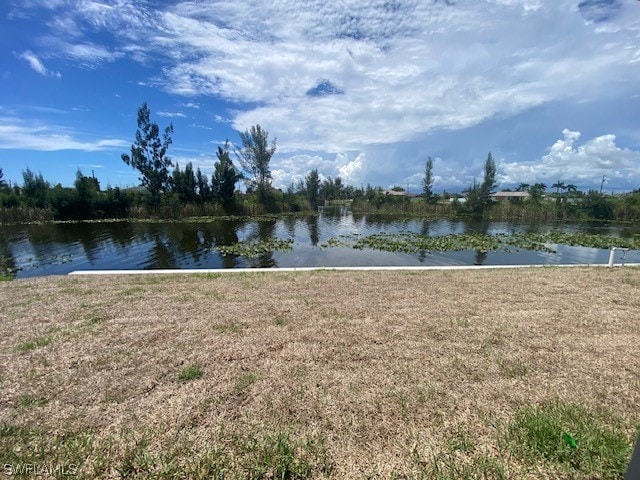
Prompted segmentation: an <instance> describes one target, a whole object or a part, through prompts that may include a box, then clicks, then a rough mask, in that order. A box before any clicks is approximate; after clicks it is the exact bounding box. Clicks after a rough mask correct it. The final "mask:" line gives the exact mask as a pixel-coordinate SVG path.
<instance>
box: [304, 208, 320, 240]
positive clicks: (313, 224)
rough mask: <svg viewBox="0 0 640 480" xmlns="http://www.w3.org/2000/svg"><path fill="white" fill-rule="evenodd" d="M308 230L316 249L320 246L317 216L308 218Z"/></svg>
mask: <svg viewBox="0 0 640 480" xmlns="http://www.w3.org/2000/svg"><path fill="white" fill-rule="evenodd" d="M307 228H308V230H309V240H311V245H312V246H314V247H315V246H316V245H318V241H319V239H320V233H319V232H320V230H319V227H318V216H317V215H311V216H309V217H307Z"/></svg>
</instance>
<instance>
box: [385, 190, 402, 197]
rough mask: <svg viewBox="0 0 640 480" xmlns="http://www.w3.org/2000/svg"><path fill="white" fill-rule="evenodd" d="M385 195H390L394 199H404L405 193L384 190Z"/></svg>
mask: <svg viewBox="0 0 640 480" xmlns="http://www.w3.org/2000/svg"><path fill="white" fill-rule="evenodd" d="M384 194H385V195H392V196H394V197H404V195H405V193H404V190H402V191H398V190H385V192H384Z"/></svg>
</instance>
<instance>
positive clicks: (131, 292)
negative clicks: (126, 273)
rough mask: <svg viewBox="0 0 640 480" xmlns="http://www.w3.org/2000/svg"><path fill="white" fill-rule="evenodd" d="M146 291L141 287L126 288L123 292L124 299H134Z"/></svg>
mask: <svg viewBox="0 0 640 480" xmlns="http://www.w3.org/2000/svg"><path fill="white" fill-rule="evenodd" d="M144 291H145V289H144V288H143V287H141V286H134V287H129V288H126V289H124V290H123V291H122V294H121V295H122V296H123V297H133V296H136V295H138V294H141V293H143V292H144Z"/></svg>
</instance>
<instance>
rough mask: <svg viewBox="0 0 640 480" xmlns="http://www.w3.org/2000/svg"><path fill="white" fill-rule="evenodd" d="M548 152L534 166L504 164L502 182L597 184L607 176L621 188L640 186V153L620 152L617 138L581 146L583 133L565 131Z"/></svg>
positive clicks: (612, 136)
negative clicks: (622, 186) (580, 141)
mask: <svg viewBox="0 0 640 480" xmlns="http://www.w3.org/2000/svg"><path fill="white" fill-rule="evenodd" d="M562 135H563V138H561V139H558V140H557V141H556V142H555V143H554V144H553V145H552V146H551V147H549V148H548V152H547V153H546V154H545V155H543V156H542V157H540V159H538V160H536V161H533V162H520V163H515V162H512V163H509V162H506V161H503V162H500V164H499V165H498V173H499V175H498V177H499V179H500V182H502V183H507V184H515V183H519V182H526V183H535V182H543V183H547V186H550V184H551V183H555V182H556V181H563V182H565V183H573V184H576V185H578V184H594V183H596V182H597V180H598V179H600V178H602V176H603V175H604V176H605V177H606V178H607V179H608V180H615V181H616V183H617V184H618V185H626V186H633V185H634V184H635V185H637V184H638V182H640V151H634V150H631V149H628V148H620V147H618V146H617V145H616V136H615V135H612V134H608V135H601V136H599V137H595V138H592V139H591V140H587V141H586V142H584V143H582V144H581V145H580V144H578V141H579V140H580V137H581V134H580V132H576V131H571V130H568V129H564V130H563V131H562Z"/></svg>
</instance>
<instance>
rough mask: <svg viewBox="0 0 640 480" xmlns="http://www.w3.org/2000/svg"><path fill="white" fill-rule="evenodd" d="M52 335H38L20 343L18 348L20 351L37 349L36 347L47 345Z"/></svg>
mask: <svg viewBox="0 0 640 480" xmlns="http://www.w3.org/2000/svg"><path fill="white" fill-rule="evenodd" d="M51 341H52V339H51V337H38V338H35V339H33V340H30V341H28V342H23V343H21V344H19V345H18V347H17V350H18V351H19V352H23V353H24V352H30V351H31V350H35V349H36V348H40V347H46V346H47V345H49V344H50V343H51Z"/></svg>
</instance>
